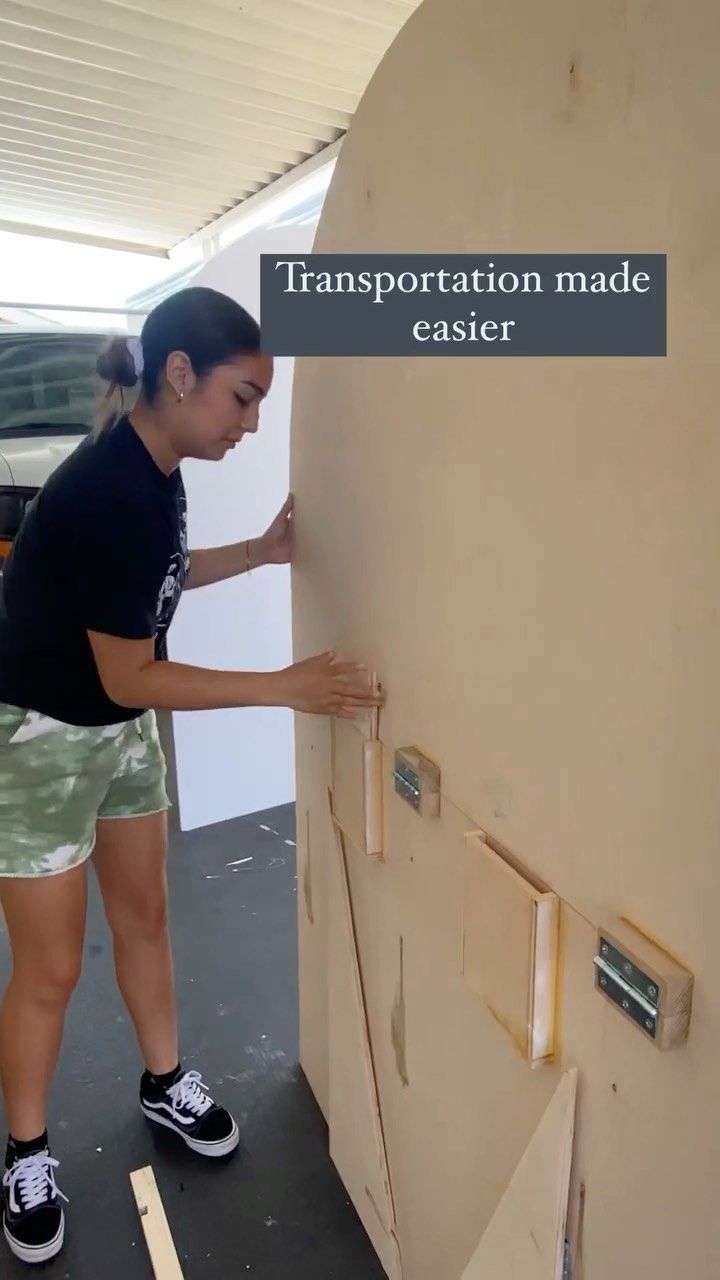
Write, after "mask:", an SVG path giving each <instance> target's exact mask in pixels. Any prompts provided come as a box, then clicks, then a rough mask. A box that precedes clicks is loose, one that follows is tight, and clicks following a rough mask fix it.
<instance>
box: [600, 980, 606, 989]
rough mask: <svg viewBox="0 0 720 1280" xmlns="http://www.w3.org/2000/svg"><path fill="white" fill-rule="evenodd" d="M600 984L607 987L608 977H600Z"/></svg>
mask: <svg viewBox="0 0 720 1280" xmlns="http://www.w3.org/2000/svg"><path fill="white" fill-rule="evenodd" d="M600 986H601V987H606V986H607V978H601V979H600Z"/></svg>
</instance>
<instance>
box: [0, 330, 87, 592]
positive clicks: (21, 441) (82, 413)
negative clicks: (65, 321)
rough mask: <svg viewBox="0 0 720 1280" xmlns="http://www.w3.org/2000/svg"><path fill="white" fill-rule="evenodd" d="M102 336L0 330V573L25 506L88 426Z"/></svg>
mask: <svg viewBox="0 0 720 1280" xmlns="http://www.w3.org/2000/svg"><path fill="white" fill-rule="evenodd" d="M108 336H109V335H108V333H107V331H104V332H102V333H101V332H98V331H92V332H91V331H88V330H87V329H50V328H48V329H42V328H36V329H29V328H19V327H15V326H14V325H13V326H8V327H7V329H4V328H0V573H1V572H2V562H3V560H5V559H6V558H7V556H8V554H9V552H10V549H11V547H12V543H13V539H14V537H15V535H16V534H17V531H18V529H19V528H20V524H21V522H22V519H23V516H24V514H25V508H26V506H27V505H28V503H29V502H30V501H31V499H32V498H33V497H34V496H35V494H36V493H37V491H38V489H40V488H41V487H42V485H43V484H44V483H45V481H46V480H47V478H48V476H50V475H51V474H52V472H53V471H54V470H55V468H56V467H58V466H59V465H60V463H61V462H62V461H63V460H64V459H65V458H67V457H68V455H69V454H70V453H72V451H73V449H75V448H76V447H77V445H78V444H79V443H80V441H81V440H82V439H83V437H84V436H86V435H87V434H88V433H89V432H90V431H91V430H92V427H93V423H94V420H95V415H96V412H97V406H98V403H99V400H100V397H101V396H102V394H103V383H102V382H101V380H100V378H99V377H98V375H97V372H96V369H95V363H96V360H97V357H98V353H99V352H100V350H101V349H102V347H103V346H104V344H105V343H106V342H107V339H108Z"/></svg>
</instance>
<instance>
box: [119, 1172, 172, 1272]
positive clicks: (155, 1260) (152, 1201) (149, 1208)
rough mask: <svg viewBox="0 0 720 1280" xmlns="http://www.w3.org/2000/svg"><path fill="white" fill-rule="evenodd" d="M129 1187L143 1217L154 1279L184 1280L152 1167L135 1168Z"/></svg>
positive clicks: (141, 1219)
mask: <svg viewBox="0 0 720 1280" xmlns="http://www.w3.org/2000/svg"><path fill="white" fill-rule="evenodd" d="M130 1184H131V1186H132V1189H133V1193H134V1195H135V1203H136V1204H137V1207H138V1213H139V1214H140V1222H141V1223H142V1229H143V1233H144V1235H145V1243H146V1244H147V1247H148V1253H149V1254H150V1261H151V1263H152V1269H153V1273H154V1276H155V1280H183V1273H182V1269H181V1267H180V1263H179V1261H178V1256H177V1253H176V1251H175V1245H174V1243H173V1238H172V1232H171V1231H170V1227H169V1224H168V1220H167V1217H166V1216H165V1209H164V1208H163V1202H162V1200H161V1198H160V1192H159V1190H158V1185H157V1182H156V1181H155V1174H154V1173H153V1171H152V1169H151V1167H150V1166H149V1165H148V1166H147V1168H145V1169H136V1170H135V1172H134V1173H131V1174H130Z"/></svg>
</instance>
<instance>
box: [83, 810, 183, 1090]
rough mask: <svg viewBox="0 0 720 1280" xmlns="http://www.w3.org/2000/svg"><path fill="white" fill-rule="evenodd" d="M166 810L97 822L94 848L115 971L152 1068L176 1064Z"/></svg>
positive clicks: (156, 1072)
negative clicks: (138, 816)
mask: <svg viewBox="0 0 720 1280" xmlns="http://www.w3.org/2000/svg"><path fill="white" fill-rule="evenodd" d="M166 860H167V824H166V819H165V814H162V813H154V814H150V815H149V816H148V817H146V818H106V819H101V820H100V821H98V823H97V844H96V846H95V852H94V854H93V861H94V863H95V870H96V872H97V877H98V881H99V883H100V890H101V892H102V896H103V902H104V904H105V915H106V916H107V921H108V924H109V925H110V929H111V930H112V935H113V944H114V951H115V972H116V974H117V980H118V986H119V988H120V991H121V993H122V997H123V999H124V1001H125V1004H126V1005H127V1008H128V1012H129V1014H130V1017H131V1018H132V1020H133V1024H134V1026H135V1031H136V1034H137V1038H138V1042H139V1044H140V1049H141V1051H142V1054H143V1058H144V1065H145V1066H146V1067H147V1069H148V1070H149V1071H151V1072H152V1073H153V1074H154V1075H162V1074H165V1073H166V1072H168V1071H172V1069H173V1067H176V1066H177V1064H178V1058H179V1053H178V1033H177V1021H176V1017H175V996H174V987H173V965H172V952H171V948H170V937H169V934H168V927H167V879H166V871H165V864H166Z"/></svg>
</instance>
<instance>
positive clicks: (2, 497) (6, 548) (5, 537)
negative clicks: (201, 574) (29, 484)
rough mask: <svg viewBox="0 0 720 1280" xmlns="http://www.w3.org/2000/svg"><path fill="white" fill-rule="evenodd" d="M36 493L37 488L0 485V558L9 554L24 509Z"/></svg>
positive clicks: (21, 520)
mask: <svg viewBox="0 0 720 1280" xmlns="http://www.w3.org/2000/svg"><path fill="white" fill-rule="evenodd" d="M36 493H37V489H26V488H18V487H17V486H16V485H12V486H7V487H5V486H0V560H2V559H4V557H5V556H7V555H9V554H10V548H11V547H12V544H13V540H14V538H15V536H16V534H17V531H18V529H19V528H20V525H21V524H22V522H23V517H24V515H25V510H26V508H27V506H28V503H29V502H31V501H32V499H33V498H34V497H35V494H36Z"/></svg>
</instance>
